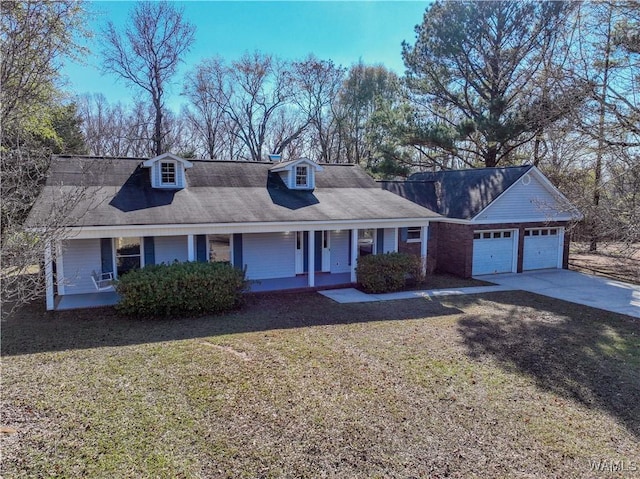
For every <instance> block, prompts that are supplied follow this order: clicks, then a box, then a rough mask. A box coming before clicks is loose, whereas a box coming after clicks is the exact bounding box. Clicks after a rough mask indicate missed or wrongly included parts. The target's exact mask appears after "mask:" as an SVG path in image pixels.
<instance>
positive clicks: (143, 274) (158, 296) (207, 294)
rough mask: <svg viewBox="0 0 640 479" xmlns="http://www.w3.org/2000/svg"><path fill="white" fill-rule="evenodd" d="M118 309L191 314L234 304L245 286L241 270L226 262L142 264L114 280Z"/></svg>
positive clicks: (151, 313) (137, 312)
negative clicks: (142, 266)
mask: <svg viewBox="0 0 640 479" xmlns="http://www.w3.org/2000/svg"><path fill="white" fill-rule="evenodd" d="M115 288H116V291H117V293H118V294H119V295H120V303H119V304H118V305H117V309H118V311H120V312H122V313H124V314H127V315H132V316H142V317H153V316H191V315H199V314H206V313H221V312H224V311H229V310H231V309H234V308H235V307H237V306H238V305H239V304H240V302H241V300H242V296H243V293H244V292H245V291H246V289H247V281H246V280H245V273H244V271H241V270H238V269H235V268H234V267H232V266H231V265H229V264H228V263H174V264H171V265H166V264H161V265H153V266H146V267H144V268H142V269H139V270H134V271H130V272H128V273H127V274H125V275H123V276H122V277H121V278H119V279H118V281H116V284H115Z"/></svg>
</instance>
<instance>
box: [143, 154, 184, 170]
mask: <svg viewBox="0 0 640 479" xmlns="http://www.w3.org/2000/svg"><path fill="white" fill-rule="evenodd" d="M161 160H174V161H179V162H180V163H182V165H183V166H184V167H185V168H191V167H192V166H193V163H191V162H190V161H187V160H185V159H184V158H181V157H179V156H177V155H174V154H173V153H163V154H162V155H158V156H156V157H154V158H149V159H148V160H146V161H144V162H142V166H144V167H145V168H151V166H153V164H154V163H156V162H158V161H161Z"/></svg>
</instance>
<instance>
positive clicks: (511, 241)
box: [472, 230, 517, 275]
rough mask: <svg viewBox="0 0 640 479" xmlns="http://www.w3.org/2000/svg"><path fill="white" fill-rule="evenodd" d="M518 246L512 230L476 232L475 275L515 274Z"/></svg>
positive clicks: (474, 241)
mask: <svg viewBox="0 0 640 479" xmlns="http://www.w3.org/2000/svg"><path fill="white" fill-rule="evenodd" d="M516 244H517V241H516V234H515V232H514V231H511V230H502V231H476V232H474V234H473V266H472V270H473V274H474V275H480V274H492V273H511V272H514V271H515V261H514V258H515V254H516V253H515V251H516V249H515V246H516Z"/></svg>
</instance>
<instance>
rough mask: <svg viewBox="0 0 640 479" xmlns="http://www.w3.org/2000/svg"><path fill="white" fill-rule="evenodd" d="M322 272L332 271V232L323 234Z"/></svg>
mask: <svg viewBox="0 0 640 479" xmlns="http://www.w3.org/2000/svg"><path fill="white" fill-rule="evenodd" d="M322 271H323V272H325V273H328V272H330V271H331V232H330V231H323V232H322Z"/></svg>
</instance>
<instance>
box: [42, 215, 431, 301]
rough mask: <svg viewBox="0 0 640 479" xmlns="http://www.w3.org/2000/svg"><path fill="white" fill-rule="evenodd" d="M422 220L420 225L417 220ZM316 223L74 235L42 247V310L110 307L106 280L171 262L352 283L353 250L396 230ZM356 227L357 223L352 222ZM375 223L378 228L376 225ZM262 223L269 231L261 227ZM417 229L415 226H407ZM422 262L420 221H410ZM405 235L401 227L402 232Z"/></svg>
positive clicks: (377, 247) (277, 279)
mask: <svg viewBox="0 0 640 479" xmlns="http://www.w3.org/2000/svg"><path fill="white" fill-rule="evenodd" d="M423 225H424V223H423ZM344 226H346V225H338V224H322V225H314V226H313V227H309V226H308V227H307V228H306V229H299V228H286V229H285V228H283V227H282V226H280V227H275V226H274V227H272V228H270V229H271V231H246V230H245V231H234V230H231V229H229V227H228V226H227V227H226V228H224V229H222V228H219V229H214V228H211V227H200V229H196V230H195V231H194V230H191V232H189V234H177V233H183V232H186V231H184V230H179V229H173V228H172V229H171V230H167V229H164V230H162V231H158V230H149V229H147V230H144V231H143V230H135V231H134V230H132V229H131V230H127V231H122V232H118V233H120V235H118V236H115V235H114V236H111V235H109V236H108V237H107V236H106V235H100V234H92V235H91V236H94V237H79V238H74V239H68V240H64V241H62V242H60V243H59V244H57V245H56V246H55V247H49V248H47V252H46V253H47V257H48V258H49V261H48V262H45V264H49V266H51V264H53V263H54V262H55V272H54V271H53V269H52V268H51V267H49V268H48V271H47V272H46V278H47V308H48V309H49V310H67V309H74V308H87V307H99V306H111V305H114V304H116V303H117V301H118V297H117V295H116V293H115V292H114V291H113V287H111V285H110V281H107V282H108V283H109V284H104V285H103V284H101V283H100V281H99V280H97V279H96V278H102V277H103V275H106V277H107V278H113V279H117V278H118V276H120V275H121V274H125V273H126V271H128V270H129V269H135V268H142V267H144V266H147V265H153V264H159V263H172V262H175V261H178V262H182V261H224V262H229V263H230V264H231V265H233V266H234V267H237V268H241V269H243V270H245V271H246V278H247V280H249V282H250V290H251V291H253V292H265V291H278V290H291V289H302V288H309V289H315V288H327V287H332V286H343V285H349V284H353V283H355V282H356V280H357V278H356V267H357V261H358V258H359V257H360V256H363V255H366V254H384V253H390V252H396V251H398V249H399V242H400V239H401V237H402V236H403V234H402V232H401V230H402V229H404V230H406V229H407V228H402V227H401V226H399V225H398V224H397V223H396V224H388V223H382V224H381V223H380V222H378V224H371V223H369V224H362V225H361V227H360V228H345V227H344ZM359 226H360V225H359ZM376 226H377V227H376ZM262 229H268V228H265V227H264V226H262ZM414 229H416V227H414ZM417 229H418V230H419V232H420V235H419V239H418V242H419V243H420V246H421V247H420V253H421V256H422V258H423V260H425V261H426V245H427V241H426V238H427V226H426V225H425V226H420V227H417ZM405 234H406V233H405Z"/></svg>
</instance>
